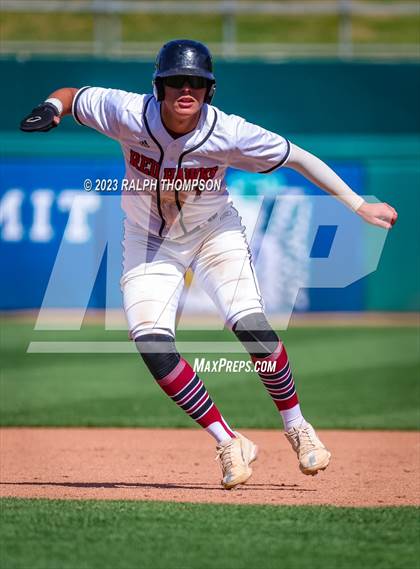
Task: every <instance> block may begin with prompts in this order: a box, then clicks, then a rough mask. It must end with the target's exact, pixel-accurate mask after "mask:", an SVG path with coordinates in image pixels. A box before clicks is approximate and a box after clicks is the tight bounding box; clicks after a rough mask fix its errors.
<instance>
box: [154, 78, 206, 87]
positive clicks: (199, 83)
mask: <svg viewBox="0 0 420 569" xmlns="http://www.w3.org/2000/svg"><path fill="white" fill-rule="evenodd" d="M163 82H164V84H165V85H167V86H168V87H173V88H174V89H181V88H182V87H183V86H184V85H185V83H188V85H189V86H190V87H191V89H204V88H206V87H207V79H206V78H205V77H197V76H195V75H171V76H170V77H164V79H163Z"/></svg>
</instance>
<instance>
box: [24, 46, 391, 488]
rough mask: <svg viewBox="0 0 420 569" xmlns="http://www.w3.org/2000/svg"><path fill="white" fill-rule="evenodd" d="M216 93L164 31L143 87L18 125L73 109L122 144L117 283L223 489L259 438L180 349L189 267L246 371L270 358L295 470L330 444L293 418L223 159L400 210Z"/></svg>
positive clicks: (373, 208) (193, 52)
mask: <svg viewBox="0 0 420 569" xmlns="http://www.w3.org/2000/svg"><path fill="white" fill-rule="evenodd" d="M215 89H216V81H215V77H214V75H213V66H212V59H211V55H210V52H209V50H208V49H207V47H206V46H204V45H203V44H201V43H199V42H195V41H191V40H174V41H170V42H169V43H167V44H165V45H164V46H163V47H162V48H161V50H160V52H159V54H158V56H157V59H156V69H155V72H154V76H153V94H138V93H128V92H125V91H121V90H117V89H104V88H100V87H82V88H81V89H77V88H70V87H65V88H61V89H58V90H57V91H54V92H53V93H52V94H51V95H50V96H49V97H48V98H47V99H46V101H45V102H43V103H42V104H41V105H39V106H38V107H36V108H35V109H34V110H33V111H32V112H31V113H30V114H29V115H28V116H27V117H26V118H25V119H24V120H23V121H22V123H21V129H22V130H24V131H27V132H32V131H47V130H50V129H51V128H53V127H56V126H57V125H58V124H59V122H60V119H61V117H62V116H64V115H67V114H70V113H72V114H73V117H74V118H75V120H76V121H77V122H78V123H79V124H80V125H83V126H85V127H91V128H94V129H96V130H97V131H99V132H100V133H102V134H105V135H106V136H109V137H111V138H113V139H116V140H118V141H119V143H120V144H121V149H122V152H123V155H124V160H125V164H126V175H125V180H124V184H125V188H126V189H127V191H124V192H123V195H122V208H123V210H124V212H125V222H124V242H123V246H124V267H123V276H122V279H121V288H122V292H123V300H124V309H125V313H126V316H127V321H128V326H129V331H130V334H131V337H132V339H133V340H134V341H135V343H136V346H137V349H138V351H139V353H140V355H141V356H142V358H143V360H144V362H145V364H146V365H147V367H148V369H149V370H150V373H151V374H152V375H153V377H154V378H155V380H156V381H157V383H158V385H159V386H160V387H161V388H162V389H163V390H164V391H165V393H166V394H167V395H168V396H169V397H170V398H171V399H172V400H173V401H174V402H175V403H176V404H177V405H178V406H179V407H181V408H182V409H183V410H184V411H185V412H186V413H188V414H189V415H190V417H191V418H192V419H193V420H194V421H196V422H197V423H198V424H199V425H201V426H202V427H203V428H204V429H206V430H207V432H208V433H209V434H210V435H211V436H212V437H214V439H215V440H216V443H217V447H216V448H217V456H218V458H219V460H220V464H221V468H222V475H223V478H222V485H223V486H224V488H233V487H235V486H237V485H238V484H243V483H245V482H246V481H247V480H248V479H249V477H250V476H251V474H252V469H251V463H252V462H253V461H254V460H255V459H256V458H257V447H256V445H255V444H254V443H253V442H252V441H250V440H248V439H247V438H246V437H244V436H243V435H241V434H240V433H238V432H237V431H235V430H234V429H233V428H232V427H231V426H230V425H229V423H228V422H227V421H226V419H225V418H224V417H223V416H222V414H221V413H220V411H219V409H218V407H217V406H216V404H215V403H214V402H213V400H212V399H211V397H210V395H209V393H208V392H207V390H206V387H205V385H204V383H203V381H202V379H201V378H200V377H198V375H197V374H196V373H195V372H194V370H193V369H192V368H191V366H190V365H189V363H188V362H187V361H186V360H185V359H184V358H183V357H182V356H181V355H180V354H179V353H178V351H177V348H176V345H175V318H176V311H177V307H178V303H179V300H180V296H181V293H182V290H183V287H184V275H185V273H186V271H187V270H188V269H189V268H191V269H192V270H193V272H194V278H195V279H197V280H198V282H199V284H201V286H203V287H204V289H205V290H206V291H207V293H208V294H209V295H210V296H211V298H212V299H213V300H214V302H215V303H216V305H217V307H218V309H219V311H220V313H221V315H222V317H223V319H224V322H225V323H226V325H227V326H228V327H229V328H230V329H231V330H232V332H233V333H234V334H235V335H236V336H237V338H238V339H239V341H240V342H241V343H242V344H243V346H244V347H245V349H246V350H247V351H248V352H249V354H250V356H251V359H252V361H253V362H255V364H256V369H257V370H258V369H259V368H261V364H262V363H263V362H272V368H273V369H274V371H272V372H270V373H263V372H260V373H259V376H260V378H261V380H262V382H263V384H264V386H265V387H266V389H267V391H268V393H269V394H270V396H271V398H272V399H273V402H274V404H275V405H276V407H277V409H278V411H279V413H280V415H281V417H282V420H283V424H284V429H285V435H286V437H287V440H288V441H289V442H290V444H291V446H292V448H293V450H294V451H295V452H296V454H297V458H298V463H299V467H300V470H301V471H302V472H303V473H304V474H309V475H314V474H316V473H317V472H318V471H320V470H324V469H325V468H327V466H328V464H329V462H330V458H331V454H330V452H329V451H328V450H327V449H326V447H325V446H324V444H323V443H322V442H321V441H320V440H319V438H318V437H317V435H316V433H315V430H314V429H313V427H312V426H311V424H310V423H309V422H307V421H306V419H305V418H304V416H303V415H302V411H301V408H300V405H299V401H298V396H297V392H296V386H295V382H294V379H293V375H292V370H291V367H290V364H289V360H288V357H287V352H286V348H285V347H284V345H283V343H282V341H281V340H280V339H279V337H278V336H277V333H276V332H275V331H274V330H273V329H272V328H271V326H270V324H269V323H268V321H267V318H266V316H265V314H264V305H263V300H262V298H261V294H260V290H259V287H258V282H257V279H256V276H255V271H254V268H253V263H252V259H251V254H250V251H249V246H248V243H247V240H246V237H245V231H244V227H243V225H242V223H241V218H240V217H239V215H238V212H237V211H236V209H235V208H234V207H233V205H232V202H231V199H230V197H229V193H228V190H227V187H226V183H225V174H226V170H227V168H228V167H233V168H238V169H241V170H245V171H248V172H258V173H260V174H269V173H270V172H274V171H275V170H277V169H278V168H281V167H287V168H293V169H294V170H297V171H298V172H300V173H301V174H302V175H303V176H305V177H306V178H308V179H309V180H310V181H311V182H313V183H314V184H316V185H317V186H319V187H320V188H322V189H323V190H325V191H326V192H328V193H329V194H331V195H333V196H335V197H336V198H337V199H339V200H340V201H341V202H342V203H343V204H344V205H346V206H347V207H349V208H350V209H351V210H353V211H354V212H355V213H356V214H357V215H359V216H361V217H362V218H363V219H364V220H365V221H367V222H369V223H371V224H373V225H377V226H379V227H383V228H385V229H390V228H391V226H392V224H393V223H394V222H395V220H396V218H397V213H396V211H395V209H394V208H393V207H391V206H389V205H388V204H386V203H376V204H368V203H366V202H365V201H364V200H363V198H361V197H360V196H358V195H357V194H355V193H354V192H353V191H352V190H351V189H350V188H349V187H348V186H347V185H346V183H345V182H344V181H343V180H342V179H340V178H339V176H337V174H335V173H334V172H333V171H332V170H331V169H330V168H329V167H328V166H327V165H326V164H325V163H324V162H322V161H321V160H319V159H318V158H316V157H315V156H313V155H312V154H310V153H309V152H306V151H305V150H303V149H301V148H299V147H298V146H296V145H295V144H293V143H291V142H290V141H288V140H287V139H285V138H283V137H282V136H280V135H278V134H276V133H274V132H270V131H268V130H265V129H264V128H261V127H259V126H256V125H254V124H251V123H249V122H247V121H246V120H244V119H243V118H241V117H239V116H235V115H227V114H225V113H224V112H223V111H221V110H220V109H218V108H216V107H214V106H213V105H212V104H211V102H212V99H213V96H214V93H215ZM132 188H135V191H128V190H129V189H132ZM265 369H267V368H265Z"/></svg>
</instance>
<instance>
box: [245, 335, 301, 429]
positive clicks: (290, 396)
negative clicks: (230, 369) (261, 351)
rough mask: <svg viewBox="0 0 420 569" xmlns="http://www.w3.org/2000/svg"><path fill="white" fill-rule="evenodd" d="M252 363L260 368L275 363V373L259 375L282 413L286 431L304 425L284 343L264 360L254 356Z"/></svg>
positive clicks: (259, 373) (279, 344) (260, 373)
mask: <svg viewBox="0 0 420 569" xmlns="http://www.w3.org/2000/svg"><path fill="white" fill-rule="evenodd" d="M252 361H253V362H254V364H255V363H256V362H260V366H261V364H262V362H275V369H274V371H270V372H269V373H267V372H263V371H261V372H258V375H259V376H260V378H261V380H262V382H263V384H264V385H265V387H266V389H267V391H268V393H269V394H270V396H271V398H272V400H273V401H274V404H275V405H276V407H277V409H278V410H279V411H280V413H281V416H282V419H283V424H284V428H285V430H286V431H288V430H289V429H291V428H292V427H299V426H301V425H302V424H304V423H305V419H304V417H303V415H302V412H301V410H300V405H299V400H298V396H297V393H296V386H295V382H294V380H293V375H292V370H291V369H290V363H289V358H288V357H287V352H286V348H285V347H284V345H283V343H282V342H281V341H279V343H278V346H277V348H276V349H275V350H274V352H273V353H272V354H270V355H269V356H266V357H264V358H257V357H255V356H252ZM262 369H264V367H262Z"/></svg>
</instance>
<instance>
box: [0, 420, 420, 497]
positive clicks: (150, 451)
mask: <svg viewBox="0 0 420 569" xmlns="http://www.w3.org/2000/svg"><path fill="white" fill-rule="evenodd" d="M243 432H244V434H245V435H247V436H248V437H250V438H252V440H254V441H255V442H256V443H257V444H258V446H259V448H260V454H259V459H258V460H257V462H256V463H255V466H254V475H253V477H252V478H251V479H250V481H249V483H248V484H247V485H245V486H241V487H238V488H236V489H235V490H233V491H226V490H222V489H221V487H220V485H219V480H220V473H219V467H218V465H217V464H216V462H215V461H214V456H215V452H214V445H213V443H212V440H211V439H210V437H208V436H207V435H206V434H205V433H203V432H200V431H199V430H169V429H97V428H90V429H81V428H73V429H52V428H48V429H46V428H36V429H29V428H7V429H1V430H0V451H1V470H0V478H1V486H0V496H2V497H5V496H13V497H20V498H61V499H80V500H87V499H99V500H111V499H112V500H115V499H122V500H167V501H177V502H218V503H236V504H245V503H247V504H277V505H283V504H292V505H293V504H296V505H297V504H332V505H335V506H396V505H398V506H402V505H420V496H419V470H418V467H419V463H420V434H419V433H417V432H391V431H382V432H381V431H324V432H322V433H321V438H322V439H323V440H324V441H325V443H326V445H327V446H328V447H329V448H330V450H331V451H332V453H333V460H332V462H331V464H330V466H329V468H328V469H327V470H326V471H325V472H323V473H320V474H319V475H317V476H315V477H309V476H304V475H303V474H301V473H300V471H299V470H298V467H297V461H296V456H295V455H294V453H293V452H292V451H291V449H290V447H289V445H288V443H287V441H286V440H285V438H284V437H283V436H282V434H281V432H279V431H263V430H256V431H249V430H248V431H246V430H245V431H243Z"/></svg>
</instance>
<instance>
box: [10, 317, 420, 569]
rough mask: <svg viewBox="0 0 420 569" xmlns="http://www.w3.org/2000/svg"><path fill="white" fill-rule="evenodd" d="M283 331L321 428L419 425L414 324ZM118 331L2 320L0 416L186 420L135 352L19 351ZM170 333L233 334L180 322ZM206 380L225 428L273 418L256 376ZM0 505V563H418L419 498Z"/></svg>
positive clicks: (339, 566) (328, 566) (133, 422)
mask: <svg viewBox="0 0 420 569" xmlns="http://www.w3.org/2000/svg"><path fill="white" fill-rule="evenodd" d="M281 335H282V337H283V339H284V341H285V342H286V343H287V346H288V351H289V355H290V357H291V360H292V362H293V367H294V371H295V377H296V381H297V385H298V389H299V392H300V396H301V400H302V405H303V409H304V412H305V414H306V415H307V416H308V417H309V418H310V419H311V421H312V422H313V423H314V424H315V425H316V426H317V427H324V428H357V429H366V428H384V429H391V428H392V429H415V428H418V426H419V401H420V398H419V395H420V393H419V381H418V379H419V373H418V363H419V344H418V330H416V329H415V328H337V329H334V328H295V329H291V330H288V331H287V332H282V333H281ZM125 339H126V334H125V333H124V332H104V331H103V330H101V328H100V327H99V326H97V325H96V326H94V325H86V326H84V328H83V329H82V330H81V331H80V332H52V331H51V332H34V331H33V324H30V323H26V324H23V323H22V322H18V321H14V320H12V319H4V320H3V323H2V336H1V340H2V373H1V384H0V387H1V389H0V410H1V424H2V425H3V426H5V425H6V426H10V425H50V426H53V425H75V426H79V425H98V426H119V425H121V426H153V427H175V426H181V427H192V426H193V424H192V422H191V421H190V419H189V418H187V417H184V415H183V414H182V412H181V411H180V410H179V409H178V408H177V407H176V406H175V405H173V404H172V403H171V402H169V401H168V400H167V398H166V396H165V395H164V394H163V393H162V392H161V391H160V389H159V388H158V387H157V386H156V385H155V382H154V380H153V379H152V378H151V376H150V375H149V374H148V373H147V371H146V369H145V367H144V365H143V364H142V363H141V362H140V358H139V357H138V356H137V355H136V354H132V355H131V354H126V355H122V354H104V355H98V354H96V355H93V354H90V355H89V354H67V355H63V354H27V353H26V348H27V346H28V343H29V342H30V341H34V340H35V341H47V340H54V341H57V340H75V341H82V340H95V341H100V340H105V341H109V340H120V341H124V340H125ZM178 339H179V340H180V341H193V340H195V341H197V340H202V341H203V340H206V339H207V340H210V341H216V340H217V339H223V340H228V341H232V339H233V338H232V335H231V334H230V333H229V332H223V333H220V332H215V331H213V332H211V331H210V332H206V333H204V332H197V331H194V332H193V331H191V332H186V331H185V332H181V333H180V334H179V338H178ZM224 356H225V357H226V354H224ZM194 357H195V355H194V354H191V355H190V356H189V360H190V361H192V360H193V358H194ZM210 357H211V358H212V359H213V358H217V357H218V356H217V354H211V355H210ZM233 357H234V358H235V359H236V358H241V357H242V356H241V355H240V354H236V355H235V356H233ZM204 375H205V374H203V379H205V381H206V384H207V386H208V387H209V390H210V391H211V393H212V395H213V396H214V399H215V400H216V401H217V403H218V405H219V406H220V407H221V409H222V411H223V413H224V415H225V416H226V417H227V418H228V420H229V421H230V422H231V423H232V424H233V425H234V426H236V427H277V428H278V427H279V418H278V415H277V413H276V411H275V408H274V406H273V405H272V403H271V402H270V400H269V398H268V396H267V395H266V393H265V391H264V389H263V388H262V386H261V385H260V381H259V379H258V377H257V376H255V375H254V374H222V373H220V374H208V375H207V376H205V377H204ZM0 508H1V510H0V513H1V515H0V522H1V523H0V525H1V534H0V539H1V541H0V543H1V545H0V566H1V567H2V569H3V568H5V569H6V568H7V569H29V568H30V569H56V568H58V567H59V568H60V569H76V568H77V569H79V568H82V569H96V568H98V569H99V568H100V569H106V568H110V569H111V568H115V569H135V568H136V569H137V568H144V569H148V568H153V569H160V568H162V569H163V568H165V569H174V568H181V567H182V568H187V569H189V568H191V569H199V568H200V569H207V568H208V569H216V568H217V569H219V568H223V569H224V568H226V569H240V568H244V569H245V568H250V567H261V568H263V569H270V568H272V569H274V568H282V569H285V568H287V569H309V568H311V569H317V568H319V569H347V568H348V569H350V568H358V567H372V568H378V569H379V568H380V569H387V568H389V569H401V568H404V569H418V568H419V554H420V551H419V549H420V548H419V543H420V542H419V540H418V535H419V534H418V531H419V529H420V524H419V516H418V514H419V511H418V509H417V508H415V507H412V508H411V507H404V508H396V507H395V508H369V509H368V508H335V507H324V506H323V507H302V506H299V507H286V506H284V507H280V506H278V507H275V506H245V505H244V506H233V505H209V504H195V505H194V504H179V503H164V502H162V503H161V502H154V503H149V502H130V501H127V502H123V501H86V502H81V501H56V500H50V501H48V500H21V499H3V500H0Z"/></svg>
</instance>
